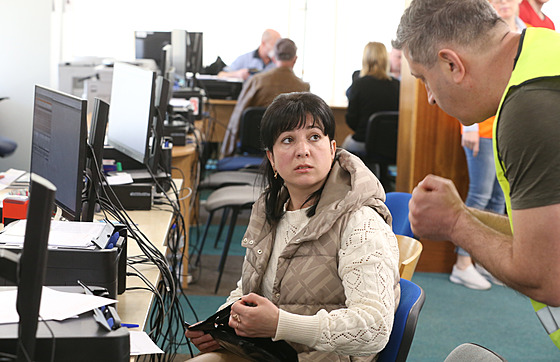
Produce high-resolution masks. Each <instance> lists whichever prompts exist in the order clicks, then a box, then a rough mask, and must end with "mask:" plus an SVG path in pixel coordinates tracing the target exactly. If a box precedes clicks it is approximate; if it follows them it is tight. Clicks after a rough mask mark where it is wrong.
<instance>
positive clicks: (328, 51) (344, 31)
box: [62, 0, 404, 104]
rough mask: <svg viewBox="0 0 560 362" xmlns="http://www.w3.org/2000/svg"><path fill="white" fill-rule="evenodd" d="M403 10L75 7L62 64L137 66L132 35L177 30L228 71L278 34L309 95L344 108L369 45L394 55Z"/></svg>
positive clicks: (374, 3) (280, 5)
mask: <svg viewBox="0 0 560 362" xmlns="http://www.w3.org/2000/svg"><path fill="white" fill-rule="evenodd" d="M109 9H110V10H109ZM131 9H134V10H131ZM403 9H404V0H397V1H384V0H368V1H365V0H284V1H271V0H260V1H259V0H242V1H229V0H214V1H200V0H197V1H192V0H190V1H188V0H187V1H185V0H182V1H181V0H160V1H157V2H156V1H148V0H98V1H87V0H71V1H70V5H67V13H66V16H65V22H64V30H63V34H64V36H63V39H62V47H63V52H62V54H63V60H72V59H74V58H75V57H78V56H91V55H97V56H102V57H114V58H117V59H121V60H127V59H134V40H133V39H134V31H135V30H154V31H156V30H160V31H168V30H171V29H174V28H176V29H186V30H187V31H201V32H203V33H204V65H209V64H211V63H212V62H213V61H214V60H215V59H216V57H217V56H221V58H222V59H223V60H224V61H225V62H226V63H228V64H229V63H231V62H232V61H233V60H234V59H235V58H236V57H237V56H238V55H240V54H242V53H245V52H248V51H251V50H254V49H256V48H257V47H258V45H259V43H260V37H261V34H262V32H263V30H264V29H266V28H273V29H276V30H278V31H279V32H280V33H281V35H282V36H284V37H289V38H291V39H293V40H294V41H295V42H296V44H297V45H298V48H299V51H298V56H299V60H298V62H297V63H296V68H295V72H296V74H298V75H300V76H303V78H304V79H305V80H306V81H308V82H310V83H311V91H313V92H314V93H317V94H319V95H320V96H322V97H323V98H324V99H325V100H326V101H327V102H329V103H331V104H345V103H346V97H345V91H346V88H347V87H348V86H349V85H350V80H351V75H352V72H353V71H354V70H356V69H359V68H360V65H361V56H362V51H363V47H364V45H365V44H366V43H367V42H368V41H374V40H375V41H382V42H384V43H385V44H386V45H387V47H390V40H391V38H392V37H393V36H394V34H395V31H396V27H397V24H398V21H399V19H400V15H401V13H402V11H403ZM94 24H104V25H105V26H101V27H98V26H95V25H94Z"/></svg>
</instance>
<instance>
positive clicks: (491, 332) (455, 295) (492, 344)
mask: <svg viewBox="0 0 560 362" xmlns="http://www.w3.org/2000/svg"><path fill="white" fill-rule="evenodd" d="M245 230H246V227H243V226H237V227H236V228H235V232H234V236H233V240H232V244H231V248H230V252H229V255H244V254H245V250H244V248H242V247H241V245H240V241H241V238H242V237H243V234H244V232H245ZM202 231H203V227H201V229H200V232H201V233H202ZM216 232H217V226H212V227H211V228H210V232H209V234H208V239H207V242H206V245H205V247H204V250H203V254H204V255H219V254H221V252H222V246H223V240H224V239H225V235H222V238H221V239H222V241H221V242H220V243H219V245H218V247H217V248H214V247H213V244H214V240H215V235H216ZM190 235H191V241H190V242H191V245H193V243H194V242H195V240H196V237H195V236H196V230H195V229H194V228H191V232H190ZM412 280H413V281H414V282H415V283H416V284H418V285H420V286H421V287H422V288H423V289H424V291H425V293H426V302H425V304H424V307H423V309H422V312H421V313H420V317H419V320H418V325H417V328H416V333H415V336H414V340H413V343H412V347H411V349H410V353H409V356H408V361H412V362H414V361H426V362H427V361H430V362H431V361H443V360H444V359H445V357H446V356H447V355H448V354H449V353H450V352H451V351H452V350H453V349H454V348H455V347H457V346H458V345H460V344H462V343H466V342H473V343H478V344H480V345H483V346H485V347H487V348H489V349H491V350H493V351H495V352H496V353H498V354H500V355H502V356H503V357H504V358H506V359H507V360H508V361H510V362H515V361H560V350H558V349H557V348H556V347H555V346H554V344H553V343H552V342H551V341H550V339H549V338H548V336H547V334H546V333H545V331H544V329H543V327H542V326H541V324H540V322H539V320H538V319H537V317H536V315H535V313H534V312H533V309H532V308H531V304H530V302H529V299H528V298H527V297H525V296H523V295H520V294H519V293H517V292H514V291H513V290H511V289H509V288H507V287H502V286H496V285H494V286H492V289H490V290H488V291H477V290H472V289H468V288H465V287H463V286H460V285H456V284H453V283H451V282H449V274H439V273H420V272H417V273H415V274H414V277H413V279H412ZM187 295H188V298H189V300H190V301H191V303H192V305H193V307H194V309H195V311H196V313H197V315H198V317H199V318H205V317H207V316H209V315H211V314H212V313H214V312H215V311H216V309H217V308H218V307H219V306H220V305H221V304H222V303H224V301H225V295H224V296H199V295H190V294H189V293H188V291H187ZM188 309H189V308H188V307H185V308H184V311H185V316H186V319H187V321H188V322H194V321H195V320H196V319H195V318H194V316H193V313H192V312H190V311H189V310H188ZM183 353H188V352H187V350H186V347H185V350H184V352H183Z"/></svg>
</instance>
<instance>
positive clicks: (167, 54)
mask: <svg viewBox="0 0 560 362" xmlns="http://www.w3.org/2000/svg"><path fill="white" fill-rule="evenodd" d="M172 58H173V47H172V46H171V44H167V45H165V46H164V47H163V48H162V50H161V75H162V76H163V77H164V78H166V79H168V80H169V81H171V82H173V81H174V78H175V68H174V67H173V59H172Z"/></svg>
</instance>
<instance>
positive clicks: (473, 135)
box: [461, 131, 480, 157]
mask: <svg viewBox="0 0 560 362" xmlns="http://www.w3.org/2000/svg"><path fill="white" fill-rule="evenodd" d="M461 146H463V147H467V148H470V149H471V150H472V151H473V157H476V156H477V155H478V150H479V147H480V136H479V135H478V131H474V132H471V131H468V132H463V137H461Z"/></svg>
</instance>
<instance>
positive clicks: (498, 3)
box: [490, 0, 521, 19]
mask: <svg viewBox="0 0 560 362" xmlns="http://www.w3.org/2000/svg"><path fill="white" fill-rule="evenodd" d="M490 3H491V4H492V6H493V7H494V9H495V10H496V12H497V13H498V15H499V16H500V18H502V19H510V18H513V17H515V16H517V14H518V13H519V3H521V0H492V1H490Z"/></svg>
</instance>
